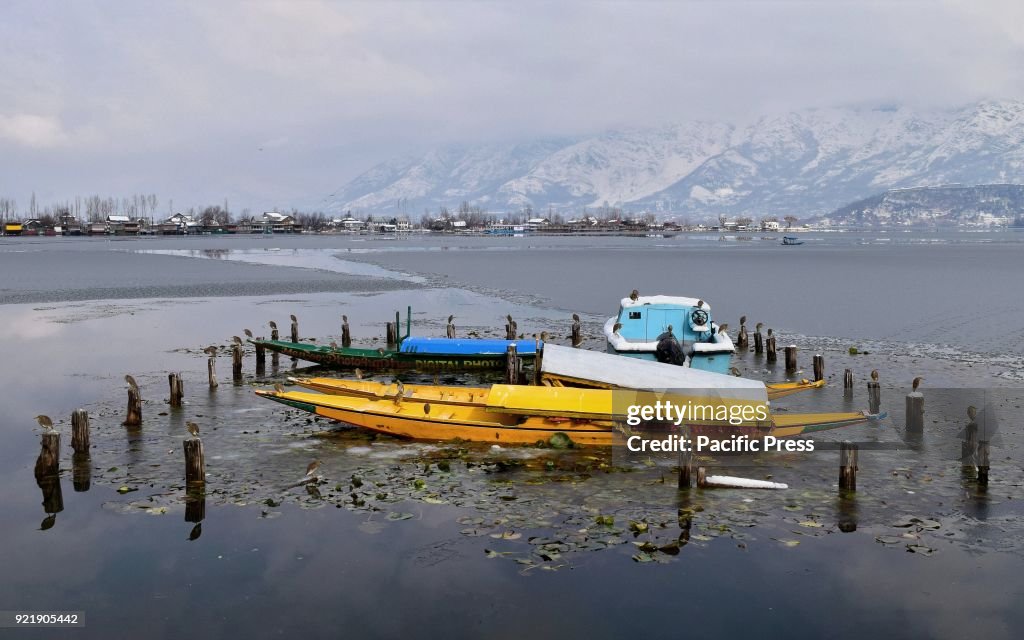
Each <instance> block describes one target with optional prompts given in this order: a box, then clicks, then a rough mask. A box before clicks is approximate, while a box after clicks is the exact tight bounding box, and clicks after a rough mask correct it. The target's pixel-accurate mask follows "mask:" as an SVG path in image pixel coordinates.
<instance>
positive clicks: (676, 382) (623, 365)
mask: <svg viewBox="0 0 1024 640" xmlns="http://www.w3.org/2000/svg"><path fill="white" fill-rule="evenodd" d="M541 372H542V373H545V374H550V375H552V376H554V377H559V378H571V379H575V380H588V381H592V382H596V383H598V384H599V385H602V386H609V387H618V388H621V389H643V390H652V391H653V390H662V389H700V390H707V391H708V392H709V393H707V394H702V395H710V396H715V397H719V398H734V399H740V400H748V401H751V402H768V390H767V389H766V388H765V386H764V383H763V382H761V381H760V380H751V379H749V378H737V377H736V376H727V375H722V374H720V373H712V372H710V371H703V370H700V369H691V368H689V367H679V366H676V365H672V364H663V363H661V362H651V361H650V360H641V359H639V358H631V357H629V356H619V355H614V354H611V353H600V352H598V351H587V350H585V349H573V348H571V347H562V346H559V345H556V344H550V343H549V344H545V345H544V353H543V358H542V360H541Z"/></svg>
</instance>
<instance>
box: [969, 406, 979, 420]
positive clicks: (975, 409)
mask: <svg viewBox="0 0 1024 640" xmlns="http://www.w3.org/2000/svg"><path fill="white" fill-rule="evenodd" d="M967 417H968V418H970V419H971V422H974V419H975V418H977V417H978V407H976V406H974V405H973V404H972V405H971V406H969V407H967Z"/></svg>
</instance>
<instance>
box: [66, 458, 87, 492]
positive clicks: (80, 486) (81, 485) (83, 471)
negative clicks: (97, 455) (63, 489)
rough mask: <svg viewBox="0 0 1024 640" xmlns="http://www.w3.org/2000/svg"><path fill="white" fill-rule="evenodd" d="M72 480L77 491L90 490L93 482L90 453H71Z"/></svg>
mask: <svg viewBox="0 0 1024 640" xmlns="http://www.w3.org/2000/svg"><path fill="white" fill-rule="evenodd" d="M71 482H72V484H73V485H74V487H75V491H78V492H82V491H88V490H89V485H90V483H91V482H92V459H91V458H90V457H89V454H88V453H73V454H71Z"/></svg>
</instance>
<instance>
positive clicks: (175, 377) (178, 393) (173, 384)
mask: <svg viewBox="0 0 1024 640" xmlns="http://www.w3.org/2000/svg"><path fill="white" fill-rule="evenodd" d="M167 384H168V386H170V388H171V397H170V403H171V406H172V407H180V406H181V399H182V398H183V397H184V396H185V387H184V386H183V385H182V383H181V374H180V373H168V374H167Z"/></svg>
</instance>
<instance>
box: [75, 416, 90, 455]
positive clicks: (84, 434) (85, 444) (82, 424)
mask: <svg viewBox="0 0 1024 640" xmlns="http://www.w3.org/2000/svg"><path fill="white" fill-rule="evenodd" d="M71 449H72V450H73V451H74V452H75V453H89V412H88V411H86V410H85V409H75V411H74V412H73V413H72V414H71Z"/></svg>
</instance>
